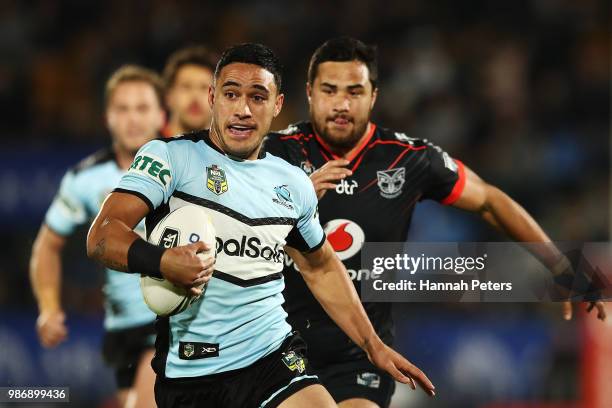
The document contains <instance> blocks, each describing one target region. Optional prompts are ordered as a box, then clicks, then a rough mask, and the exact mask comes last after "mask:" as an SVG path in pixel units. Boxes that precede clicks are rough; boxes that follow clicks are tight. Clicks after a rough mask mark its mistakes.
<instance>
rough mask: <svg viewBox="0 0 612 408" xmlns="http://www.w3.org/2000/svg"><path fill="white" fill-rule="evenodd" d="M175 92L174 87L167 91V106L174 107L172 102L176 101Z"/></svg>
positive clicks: (165, 99)
mask: <svg viewBox="0 0 612 408" xmlns="http://www.w3.org/2000/svg"><path fill="white" fill-rule="evenodd" d="M173 96H174V92H172V89H169V90H168V92H166V94H165V95H164V102H165V104H166V106H167V107H169V108H172V106H173V105H172V104H173V103H174V98H173Z"/></svg>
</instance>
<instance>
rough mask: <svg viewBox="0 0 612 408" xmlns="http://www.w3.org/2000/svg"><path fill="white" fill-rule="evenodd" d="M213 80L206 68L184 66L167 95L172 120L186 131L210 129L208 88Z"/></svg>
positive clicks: (211, 73) (211, 74)
mask: <svg viewBox="0 0 612 408" xmlns="http://www.w3.org/2000/svg"><path fill="white" fill-rule="evenodd" d="M212 80H213V72H212V71H211V70H210V69H208V68H206V67H202V66H200V65H193V64H188V65H184V66H182V67H181V68H180V69H179V70H178V72H177V73H176V78H175V80H174V84H173V85H172V87H171V88H170V89H169V90H168V93H167V95H166V103H167V105H168V108H169V109H170V115H171V116H172V118H171V120H172V121H176V122H177V124H178V125H179V126H180V127H181V128H183V129H185V130H199V129H208V127H209V126H210V118H211V112H210V105H209V104H208V88H209V87H210V86H211V85H212Z"/></svg>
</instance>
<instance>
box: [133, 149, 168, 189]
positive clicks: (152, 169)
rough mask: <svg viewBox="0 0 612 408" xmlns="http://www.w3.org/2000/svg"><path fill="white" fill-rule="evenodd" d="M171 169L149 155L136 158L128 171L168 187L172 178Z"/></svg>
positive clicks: (160, 160)
mask: <svg viewBox="0 0 612 408" xmlns="http://www.w3.org/2000/svg"><path fill="white" fill-rule="evenodd" d="M169 168H170V166H168V164H167V163H166V162H165V161H163V160H162V159H160V158H159V157H157V156H155V155H152V154H150V153H147V154H141V155H138V156H136V158H135V159H134V163H132V165H131V166H130V168H129V169H128V171H129V172H136V173H140V174H142V175H145V176H147V177H149V178H152V179H153V180H155V181H156V182H158V183H159V184H161V185H162V186H164V187H166V186H167V185H168V182H169V181H170V179H171V178H172V175H171V174H170V170H169Z"/></svg>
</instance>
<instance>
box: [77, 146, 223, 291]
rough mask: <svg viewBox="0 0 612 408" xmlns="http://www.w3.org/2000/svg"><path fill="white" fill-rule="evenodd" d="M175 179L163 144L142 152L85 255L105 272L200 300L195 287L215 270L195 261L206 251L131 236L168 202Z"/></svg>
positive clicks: (98, 221)
mask: <svg viewBox="0 0 612 408" xmlns="http://www.w3.org/2000/svg"><path fill="white" fill-rule="evenodd" d="M177 173H180V169H175V168H173V166H172V161H171V158H170V154H169V152H168V148H167V144H166V143H165V142H162V141H153V142H149V143H147V144H146V145H145V146H143V148H142V149H140V151H139V152H138V153H137V154H136V158H135V159H134V163H133V164H132V166H131V167H130V169H129V171H128V173H127V174H126V175H124V176H123V178H122V179H121V181H120V183H119V186H118V188H117V189H115V191H114V192H113V193H111V194H110V195H109V196H108V197H107V198H106V200H105V201H104V203H103V204H102V208H100V212H99V213H98V215H97V216H96V218H95V219H94V222H93V224H92V225H91V228H90V230H89V233H88V235H87V255H88V256H89V257H91V258H93V259H95V260H97V261H99V262H101V263H102V264H104V265H105V266H107V267H109V268H112V269H115V270H118V271H123V272H129V273H140V274H143V275H148V276H152V277H157V278H165V279H168V280H169V281H171V282H173V283H175V284H177V285H180V286H183V287H186V288H190V290H191V292H192V293H193V294H194V295H199V294H200V290H199V289H197V288H196V286H199V285H201V284H203V283H206V282H208V280H210V275H211V273H212V271H213V265H214V259H212V258H207V259H205V260H202V259H201V258H200V257H198V256H197V254H198V253H200V252H203V251H206V250H208V249H209V248H208V247H207V246H206V245H205V244H204V243H202V242H196V243H193V244H190V245H185V246H179V247H175V248H170V249H164V248H161V247H158V246H156V245H153V244H150V243H148V242H146V241H144V240H143V239H142V238H140V237H139V236H138V234H136V233H135V232H134V228H135V227H136V225H138V223H139V222H140V221H141V220H142V219H143V218H144V217H145V216H146V215H147V214H148V213H149V211H152V210H154V209H155V208H157V207H158V206H160V205H162V204H163V203H165V202H168V200H169V197H170V196H171V195H172V192H173V191H174V188H175V186H176V181H175V180H176V179H178V178H179V176H178V175H177Z"/></svg>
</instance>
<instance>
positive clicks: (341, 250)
mask: <svg viewBox="0 0 612 408" xmlns="http://www.w3.org/2000/svg"><path fill="white" fill-rule="evenodd" d="M323 230H324V231H325V234H326V235H327V240H328V241H329V243H330V244H331V245H332V247H333V248H334V250H335V251H336V253H337V254H338V258H340V260H341V261H344V260H346V259H349V258H350V257H352V256H353V255H355V254H356V253H358V252H359V251H360V250H361V247H362V246H363V243H364V242H365V233H364V232H363V229H361V227H360V226H359V225H358V224H357V223H355V222H354V221H351V220H345V219H336V220H332V221H330V222H328V223H327V224H325V226H324V227H323Z"/></svg>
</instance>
